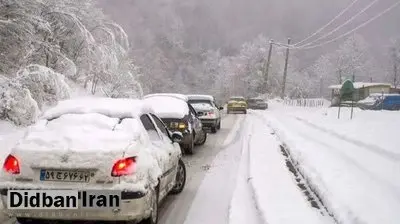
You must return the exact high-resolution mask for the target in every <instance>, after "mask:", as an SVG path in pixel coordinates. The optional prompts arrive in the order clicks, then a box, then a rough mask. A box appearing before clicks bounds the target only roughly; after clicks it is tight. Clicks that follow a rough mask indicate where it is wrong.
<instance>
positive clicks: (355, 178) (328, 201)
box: [259, 114, 399, 223]
mask: <svg viewBox="0 0 400 224" xmlns="http://www.w3.org/2000/svg"><path fill="white" fill-rule="evenodd" d="M259 116H260V117H261V118H262V119H264V121H265V123H266V124H267V125H268V126H270V127H271V124H273V123H271V122H270V121H269V119H268V118H267V117H266V116H263V114H260V115H259ZM276 121H277V122H278V123H282V124H281V125H283V127H284V128H283V129H282V130H279V129H280V128H279V129H276V131H277V134H279V135H280V134H282V136H283V138H286V137H285V136H286V132H288V133H291V135H292V134H294V136H297V137H296V138H299V139H297V141H298V140H301V141H304V142H309V144H310V146H311V147H312V148H315V147H316V148H318V149H320V150H324V152H325V153H323V154H321V157H322V159H325V160H326V159H328V160H330V159H329V157H331V156H333V157H336V159H338V161H340V160H342V161H344V162H345V163H346V164H348V165H351V166H353V167H354V169H351V170H352V172H353V174H352V175H344V176H340V178H339V181H342V182H345V183H348V184H350V185H354V186H356V185H357V184H358V182H359V181H362V182H365V183H368V188H369V189H370V190H371V192H370V194H367V195H365V194H364V195H363V194H360V192H358V191H357V190H354V189H352V188H347V189H346V192H348V193H351V194H353V195H354V196H353V197H367V198H368V199H366V200H367V201H368V200H369V201H370V202H372V203H374V202H376V204H373V205H371V206H372V207H374V208H376V209H381V212H379V215H381V216H382V217H379V218H378V219H379V220H382V219H385V218H384V217H391V216H393V217H396V216H397V215H395V214H396V211H395V209H394V207H393V206H392V207H391V206H389V205H385V206H381V205H380V204H381V199H380V198H386V200H387V204H394V205H396V204H397V203H398V198H399V191H398V188H396V187H395V186H394V184H395V183H396V182H393V183H390V182H389V180H388V179H386V180H385V178H384V176H380V175H379V173H376V172H374V169H372V168H371V167H370V166H368V164H369V163H368V159H367V157H366V154H367V153H370V154H372V155H371V156H372V158H376V159H384V158H385V157H374V156H373V155H376V153H374V152H369V151H368V150H367V151H365V149H362V150H359V149H358V148H362V147H361V146H358V145H354V143H351V142H348V141H346V140H343V139H340V138H336V137H334V136H332V135H330V134H329V133H326V132H321V131H320V130H318V129H313V128H308V130H309V131H307V129H304V128H301V127H308V126H307V125H306V124H304V123H302V122H300V121H297V120H295V119H293V121H288V120H287V119H285V118H283V119H277V120H276ZM273 126H274V127H276V126H275V125H273ZM274 127H271V128H273V129H274ZM288 127H290V130H289V129H288ZM293 131H294V132H293ZM291 135H290V136H291ZM279 137H280V136H279ZM332 138H333V139H335V144H328V143H327V142H331V141H330V140H332ZM289 141H291V140H290V138H289ZM288 143H289V142H288ZM290 143H293V142H290ZM305 145H308V144H305ZM346 145H347V148H346ZM292 146H295V145H293V144H292ZM297 150H298V149H296V150H295V151H297ZM304 150H306V149H304ZM357 150H358V151H360V152H357ZM363 150H364V151H363ZM289 151H290V150H289ZM300 151H301V150H300ZM355 152H357V153H355ZM363 152H365V153H364V156H362V157H358V156H360V153H361V154H362V153H363ZM347 154H349V155H347ZM356 157H357V158H359V159H361V160H360V161H358V159H357V158H356ZM300 158H301V157H300ZM386 161H387V166H388V167H390V166H395V163H393V161H392V160H386ZM295 162H296V166H297V167H298V169H299V171H300V172H301V173H302V174H304V177H306V180H311V179H312V180H313V181H316V182H317V183H318V185H315V184H314V183H313V181H310V182H309V183H310V187H311V188H312V189H313V190H314V191H315V192H317V195H318V196H319V197H320V196H321V195H322V196H324V197H322V198H321V199H322V201H323V202H324V204H325V205H327V207H328V210H329V211H331V213H333V214H334V215H335V219H336V220H340V221H344V220H351V222H352V223H360V222H361V220H362V219H368V218H365V217H369V218H372V219H374V218H376V216H374V215H373V214H371V215H369V214H368V213H366V214H364V215H363V216H359V215H357V212H361V213H362V212H364V210H362V205H357V203H354V201H353V202H352V201H348V200H347V198H346V197H343V198H342V199H341V200H337V199H335V197H341V196H343V194H342V193H339V191H340V188H335V187H333V188H331V187H329V186H324V185H325V184H326V182H325V181H323V180H318V179H319V178H315V177H313V176H311V177H313V178H311V179H310V178H309V177H310V176H307V175H306V173H305V171H304V168H307V169H311V170H310V171H311V172H315V173H319V172H318V170H315V168H313V167H309V166H307V165H306V167H302V166H300V165H301V164H299V163H298V162H297V161H295ZM392 163H393V164H392ZM390 164H392V165H390ZM397 165H398V164H397ZM385 167H386V166H385ZM325 168H327V169H328V171H327V172H330V173H331V174H335V169H336V168H335V167H334V166H332V165H328V166H327V167H325ZM389 170H390V169H389ZM319 175H321V174H319ZM371 178H372V182H371ZM382 188H383V189H387V190H383V189H382ZM343 189H345V188H343ZM378 189H380V190H378ZM330 190H332V192H330ZM326 191H328V193H329V192H330V193H329V194H330V195H329V196H327V195H326V193H327V192H326ZM321 192H325V193H324V194H321ZM374 192H375V193H376V194H375V195H374ZM393 193H394V194H393ZM332 194H333V195H332ZM393 196H394V197H393ZM333 203H335V204H333ZM337 203H338V204H337ZM382 203H384V202H383V201H382ZM339 205H340V206H341V207H340V208H339V207H338V206H339ZM382 205H383V204H382ZM349 206H350V207H349ZM382 207H386V208H385V209H383V208H382ZM344 210H345V211H344ZM388 220H390V218H389V219H388ZM388 220H386V221H388ZM392 221H393V220H392Z"/></svg>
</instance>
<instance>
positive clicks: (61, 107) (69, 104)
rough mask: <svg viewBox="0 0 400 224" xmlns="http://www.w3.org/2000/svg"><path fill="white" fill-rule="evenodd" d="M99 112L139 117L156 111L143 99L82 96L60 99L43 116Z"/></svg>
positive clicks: (45, 117) (51, 117)
mask: <svg viewBox="0 0 400 224" xmlns="http://www.w3.org/2000/svg"><path fill="white" fill-rule="evenodd" d="M86 113H98V114H103V115H106V116H109V117H115V118H126V117H137V116H140V115H141V114H145V113H154V111H153V110H152V108H151V107H149V106H146V105H145V104H144V102H143V101H142V100H138V99H127V98H118V99H115V98H106V97H82V98H76V99H69V100H63V101H59V102H58V104H57V105H56V106H55V107H53V108H51V109H49V110H47V111H46V112H45V114H44V115H43V117H42V118H44V119H54V118H57V117H60V116H62V115H64V114H86Z"/></svg>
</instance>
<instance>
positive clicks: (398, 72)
mask: <svg viewBox="0 0 400 224" xmlns="http://www.w3.org/2000/svg"><path fill="white" fill-rule="evenodd" d="M389 58H390V64H389V66H390V68H389V77H388V80H389V82H390V83H392V85H393V86H399V85H400V39H393V40H392V41H391V46H390V48H389Z"/></svg>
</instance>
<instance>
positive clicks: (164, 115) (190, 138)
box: [143, 93, 207, 154]
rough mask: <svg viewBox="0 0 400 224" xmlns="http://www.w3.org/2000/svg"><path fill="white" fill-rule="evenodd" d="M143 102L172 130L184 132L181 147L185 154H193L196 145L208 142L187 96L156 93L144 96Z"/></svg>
mask: <svg viewBox="0 0 400 224" xmlns="http://www.w3.org/2000/svg"><path fill="white" fill-rule="evenodd" d="M143 100H144V101H145V102H146V103H148V104H149V105H151V106H152V107H153V109H154V110H155V112H156V114H157V116H159V117H160V118H161V119H162V120H163V121H164V123H165V124H167V126H168V128H169V129H170V130H173V131H180V132H182V134H183V140H182V141H181V147H182V149H183V150H184V152H186V153H188V154H193V152H194V150H193V149H194V146H195V145H203V144H204V143H205V142H206V140H207V133H206V131H205V130H203V126H202V123H201V120H200V119H199V118H198V116H197V114H196V110H195V109H194V108H193V107H192V106H191V105H190V104H189V103H188V98H187V96H186V95H182V94H178V93H154V94H149V95H146V96H144V97H143Z"/></svg>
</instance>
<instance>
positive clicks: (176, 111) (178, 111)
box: [143, 95, 189, 119]
mask: <svg viewBox="0 0 400 224" xmlns="http://www.w3.org/2000/svg"><path fill="white" fill-rule="evenodd" d="M143 101H144V102H145V103H146V105H150V106H151V107H152V108H153V110H154V111H155V112H156V114H157V115H158V116H159V117H160V118H176V119H182V118H183V117H185V116H186V115H187V114H188V113H189V107H188V105H187V103H186V102H185V101H184V100H181V99H177V98H174V97H170V96H162V95H157V96H150V97H148V98H145V99H143Z"/></svg>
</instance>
